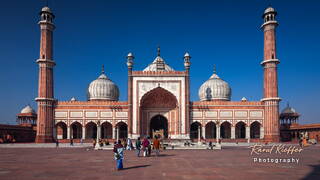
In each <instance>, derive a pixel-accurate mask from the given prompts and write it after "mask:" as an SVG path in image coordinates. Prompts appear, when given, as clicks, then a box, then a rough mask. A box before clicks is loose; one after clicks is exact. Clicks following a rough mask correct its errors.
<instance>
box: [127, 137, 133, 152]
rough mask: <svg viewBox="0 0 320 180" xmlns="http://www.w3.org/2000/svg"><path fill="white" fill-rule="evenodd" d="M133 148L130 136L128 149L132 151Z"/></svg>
mask: <svg viewBox="0 0 320 180" xmlns="http://www.w3.org/2000/svg"><path fill="white" fill-rule="evenodd" d="M131 149H132V141H131V139H130V138H128V140H127V150H130V151H131Z"/></svg>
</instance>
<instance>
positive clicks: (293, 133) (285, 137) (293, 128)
mask: <svg viewBox="0 0 320 180" xmlns="http://www.w3.org/2000/svg"><path fill="white" fill-rule="evenodd" d="M299 116H300V114H299V113H298V112H296V110H295V109H294V108H292V107H290V106H289V104H288V105H287V107H286V108H285V109H283V110H282V112H281V114H280V124H281V126H280V130H281V133H280V135H281V141H295V142H297V141H298V140H299V139H301V138H307V139H314V140H316V141H317V142H319V141H320V124H303V125H300V124H298V120H299Z"/></svg>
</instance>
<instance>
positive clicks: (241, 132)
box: [236, 121, 246, 139]
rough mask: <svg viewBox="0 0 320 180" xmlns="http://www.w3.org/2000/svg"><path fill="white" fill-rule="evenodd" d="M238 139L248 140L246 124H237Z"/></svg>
mask: <svg viewBox="0 0 320 180" xmlns="http://www.w3.org/2000/svg"><path fill="white" fill-rule="evenodd" d="M236 138H237V139H244V138H246V124H245V123H244V122H242V121H241V122H238V123H237V124H236Z"/></svg>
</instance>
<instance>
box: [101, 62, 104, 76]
mask: <svg viewBox="0 0 320 180" xmlns="http://www.w3.org/2000/svg"><path fill="white" fill-rule="evenodd" d="M101 74H104V65H103V64H102V68H101Z"/></svg>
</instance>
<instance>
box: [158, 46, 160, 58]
mask: <svg viewBox="0 0 320 180" xmlns="http://www.w3.org/2000/svg"><path fill="white" fill-rule="evenodd" d="M157 56H160V46H158V48H157Z"/></svg>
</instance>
